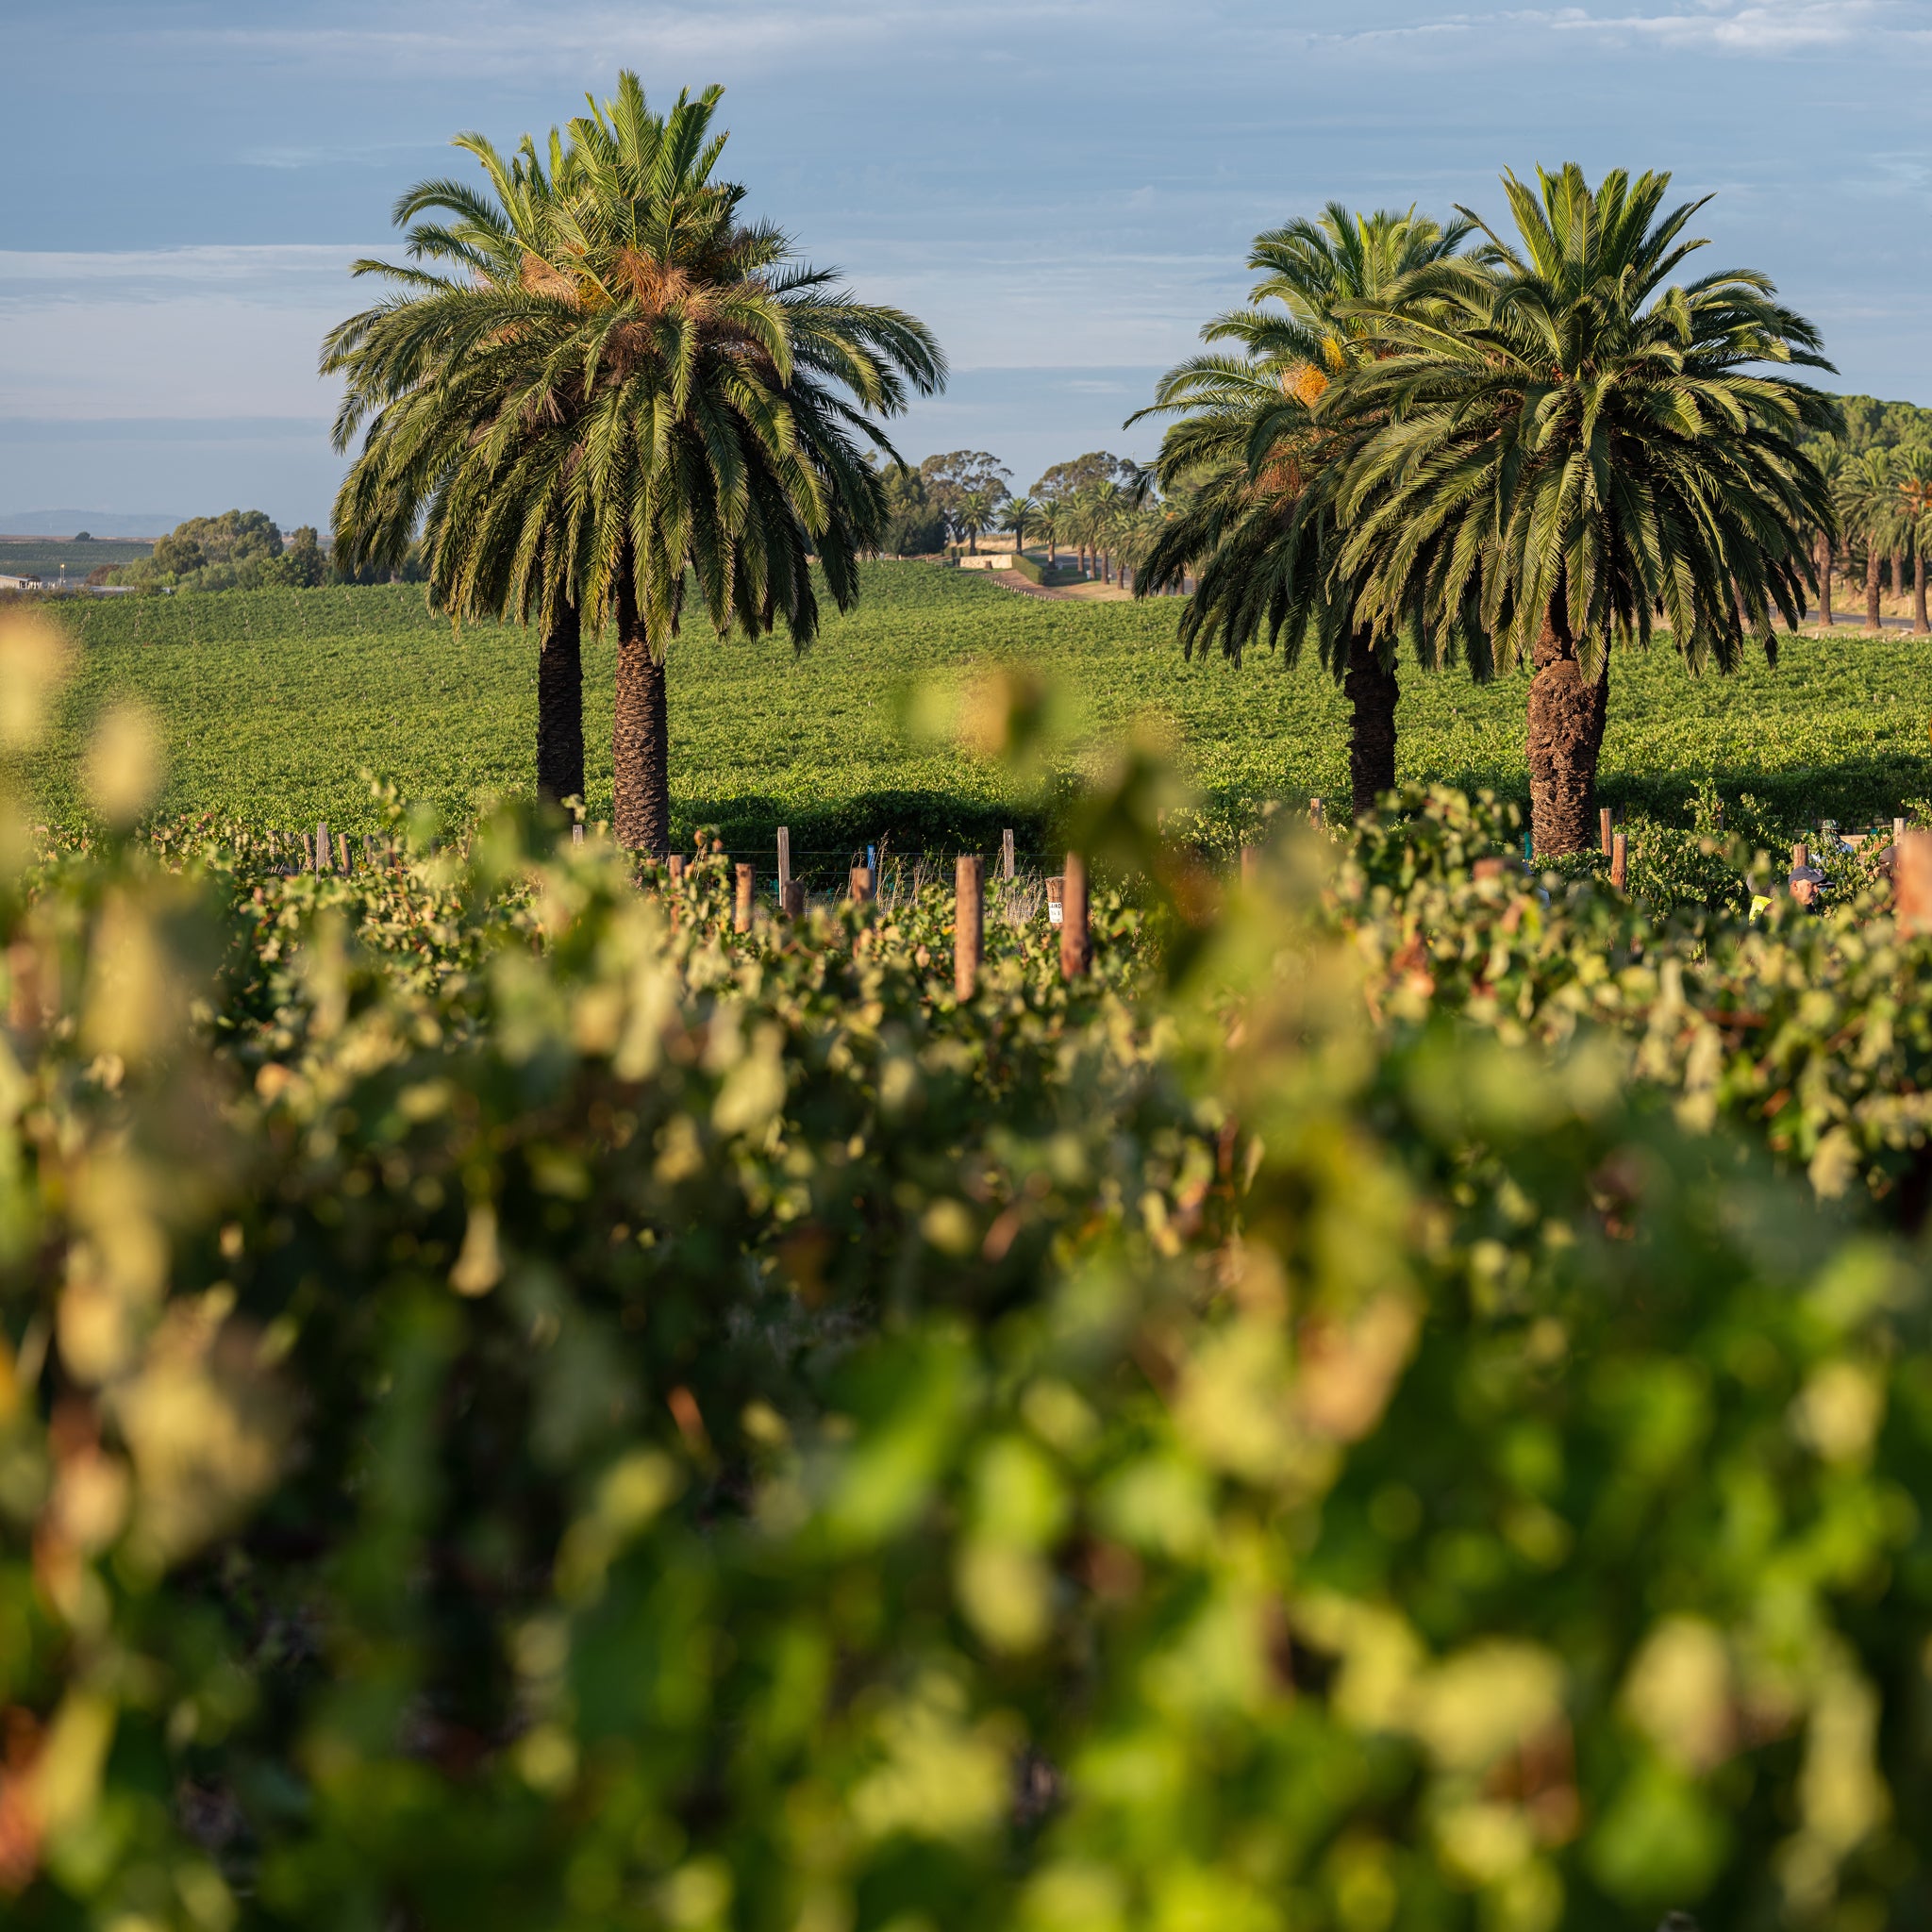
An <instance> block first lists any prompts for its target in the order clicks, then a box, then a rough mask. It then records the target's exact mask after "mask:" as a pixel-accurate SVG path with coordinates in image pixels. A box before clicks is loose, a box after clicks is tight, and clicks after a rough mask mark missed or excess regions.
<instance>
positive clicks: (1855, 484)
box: [1833, 443, 1905, 631]
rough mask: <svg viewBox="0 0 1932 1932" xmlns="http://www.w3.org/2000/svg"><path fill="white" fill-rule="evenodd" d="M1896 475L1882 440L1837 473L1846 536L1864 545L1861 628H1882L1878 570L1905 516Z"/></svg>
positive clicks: (1838, 502)
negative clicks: (1862, 625) (1862, 619)
mask: <svg viewBox="0 0 1932 1932" xmlns="http://www.w3.org/2000/svg"><path fill="white" fill-rule="evenodd" d="M1899 482H1900V478H1899V475H1898V474H1897V472H1896V471H1895V470H1894V468H1893V466H1892V459H1891V451H1890V450H1889V449H1888V448H1886V446H1885V445H1884V444H1883V443H1877V444H1874V446H1873V447H1872V448H1871V449H1867V450H1861V451H1860V452H1859V453H1858V454H1857V456H1855V457H1853V458H1851V459H1850V460H1849V461H1848V462H1847V463H1846V464H1845V466H1844V467H1843V469H1841V470H1840V472H1839V474H1838V478H1837V482H1836V485H1835V487H1834V490H1833V496H1834V499H1835V502H1836V506H1837V509H1838V515H1839V521H1840V524H1841V525H1843V528H1844V532H1845V535H1846V537H1847V538H1849V539H1851V540H1852V541H1856V542H1858V543H1862V544H1863V545H1864V549H1865V628H1866V629H1867V630H1870V631H1883V630H1884V628H1885V615H1884V610H1883V607H1882V606H1881V604H1880V601H1879V597H1880V589H1881V587H1880V583H1879V575H1878V574H1879V570H1880V567H1881V563H1882V559H1883V558H1884V556H1885V552H1886V549H1887V547H1888V546H1889V545H1890V543H1891V542H1892V541H1894V540H1895V538H1896V536H1897V532H1898V528H1899V525H1900V523H1901V521H1902V520H1903V518H1904V516H1905V503H1904V499H1903V498H1902V497H1901V495H1900V493H1899Z"/></svg>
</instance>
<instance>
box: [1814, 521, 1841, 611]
mask: <svg viewBox="0 0 1932 1932" xmlns="http://www.w3.org/2000/svg"><path fill="white" fill-rule="evenodd" d="M1818 547H1819V550H1820V552H1821V553H1822V556H1821V558H1820V560H1819V565H1818V621H1819V622H1820V623H1821V624H1822V625H1824V628H1825V629H1826V630H1829V629H1830V628H1831V572H1832V566H1833V565H1834V564H1835V563H1836V562H1837V561H1838V559H1837V558H1836V557H1835V556H1834V555H1833V554H1832V547H1831V539H1830V538H1829V537H1821V538H1820V539H1819V540H1818Z"/></svg>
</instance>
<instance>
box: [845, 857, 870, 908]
mask: <svg viewBox="0 0 1932 1932" xmlns="http://www.w3.org/2000/svg"><path fill="white" fill-rule="evenodd" d="M848 884H849V889H850V896H851V899H852V903H853V904H854V905H855V906H863V905H865V904H867V903H868V902H869V901H870V900H871V898H872V896H873V880H872V867H871V866H869V865H855V866H854V867H853V868H852V874H851V877H850V880H849V881H848Z"/></svg>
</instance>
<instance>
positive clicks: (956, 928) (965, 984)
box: [953, 853, 986, 1005]
mask: <svg viewBox="0 0 1932 1932" xmlns="http://www.w3.org/2000/svg"><path fill="white" fill-rule="evenodd" d="M985 946H986V861H985V860H984V859H983V858H979V857H978V856H977V855H974V856H973V857H970V858H969V857H968V856H967V855H966V854H964V853H961V854H960V855H959V861H958V865H956V866H955V867H954V870H953V991H954V994H955V995H956V996H957V997H958V1000H959V1001H960V1003H961V1004H962V1005H963V1004H964V1003H965V1002H966V1001H967V1000H970V999H971V998H972V997H973V995H974V993H975V992H976V991H978V990H979V963H980V960H981V959H982V958H984V957H985Z"/></svg>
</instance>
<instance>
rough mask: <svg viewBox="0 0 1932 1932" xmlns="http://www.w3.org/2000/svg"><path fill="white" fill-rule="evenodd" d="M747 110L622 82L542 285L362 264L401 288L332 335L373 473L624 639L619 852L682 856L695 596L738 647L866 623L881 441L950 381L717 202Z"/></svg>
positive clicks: (529, 262) (487, 571)
mask: <svg viewBox="0 0 1932 1932" xmlns="http://www.w3.org/2000/svg"><path fill="white" fill-rule="evenodd" d="M722 92H723V91H722V90H721V89H718V88H715V87H714V88H709V89H708V90H706V92H704V93H703V94H702V95H700V96H698V97H697V98H696V99H692V98H691V96H690V94H689V93H681V94H680V95H679V96H678V98H677V101H676V103H675V106H674V107H673V108H672V109H671V110H670V112H669V113H668V114H663V115H659V114H655V113H653V112H652V111H651V110H650V108H649V107H648V105H647V103H646V101H645V97H644V92H643V88H642V86H641V83H640V82H639V80H638V78H637V76H636V75H634V74H630V73H625V74H624V75H621V76H620V78H619V83H618V92H617V94H616V96H615V98H613V99H612V100H610V101H608V102H607V103H606V104H605V105H604V106H603V107H601V108H598V107H596V106H594V105H593V107H592V108H591V113H590V114H588V115H584V116H579V117H578V118H577V119H576V120H575V121H573V122H572V123H571V124H570V128H569V142H568V146H567V147H565V146H564V145H563V144H562V143H561V142H559V141H558V139H557V138H556V137H553V140H552V144H551V146H552V160H551V166H550V169H549V182H550V187H551V190H552V191H553V192H552V193H551V196H550V200H549V203H548V207H547V208H546V212H545V223H546V225H545V226H544V227H543V229H542V233H541V239H542V240H543V241H545V242H547V243H548V246H546V247H544V248H541V249H532V250H528V251H526V252H525V256H524V258H523V260H522V262H521V266H520V270H519V273H518V276H517V279H516V282H515V284H514V286H512V287H502V286H499V285H497V284H495V283H492V282H491V281H489V280H488V279H487V278H476V277H473V276H465V277H461V278H458V277H455V276H450V277H442V276H430V275H425V274H423V273H422V272H421V271H417V270H412V269H396V268H392V267H390V266H388V265H386V264H381V263H370V264H362V265H360V266H361V267H363V268H364V269H365V271H372V272H375V273H379V274H385V275H390V276H391V277H392V278H393V279H394V280H395V281H396V282H397V283H398V284H399V286H400V292H399V293H398V294H397V295H396V296H395V297H393V298H392V299H391V301H390V302H389V303H387V304H384V305H382V306H381V307H379V308H375V309H372V310H369V311H367V312H366V313H365V314H364V315H361V316H358V317H356V318H353V319H352V320H351V321H350V322H349V323H346V324H344V325H343V326H342V328H341V329H339V330H338V331H337V332H336V334H335V336H334V337H333V338H332V339H331V345H332V350H333V352H334V353H336V354H337V355H339V356H340V357H341V358H342V366H343V367H345V368H346V369H348V370H349V372H350V374H351V391H350V397H349V400H348V401H347V402H345V404H344V410H343V417H342V419H341V421H340V422H339V424H338V433H339V436H340V437H341V438H342V440H343V441H347V439H348V437H349V436H351V435H352V434H353V432H354V429H355V427H356V426H357V425H358V423H360V422H361V421H362V420H363V419H364V418H365V417H367V418H368V420H369V436H368V439H367V440H366V441H365V448H364V456H365V458H371V470H372V475H375V473H377V472H379V471H380V472H381V473H382V474H383V475H388V476H389V477H390V478H391V479H395V478H401V477H404V476H407V477H408V478H410V479H411V481H412V483H413V484H414V485H416V486H418V487H420V486H421V485H422V484H424V483H425V481H426V482H427V483H428V484H429V486H430V488H429V491H427V492H425V494H426V497H427V501H428V504H429V509H428V534H429V536H430V539H431V541H432V546H433V547H434V548H436V549H437V550H438V551H439V553H440V554H441V555H443V556H445V557H446V558H447V559H448V560H449V565H448V567H449V569H450V571H451V573H452V575H458V574H459V572H461V571H468V572H469V573H470V575H471V577H473V578H474V581H475V583H476V584H477V585H478V586H479V587H485V586H488V585H489V584H491V583H492V582H497V581H500V582H502V583H503V584H504V585H505V586H506V587H507V590H508V592H509V593H510V594H512V595H514V596H519V597H533V596H534V597H537V598H539V600H540V601H541V603H542V604H543V607H544V608H545V609H546V610H548V609H552V608H556V607H557V606H558V604H560V603H561V602H564V601H568V602H569V603H570V604H572V605H574V606H575V608H577V609H579V610H581V611H583V612H584V614H585V616H586V617H587V618H589V619H590V620H591V621H592V622H593V623H596V624H599V625H601V624H603V623H604V622H606V621H608V620H614V621H615V625H616V630H617V696H616V706H615V714H614V718H613V725H612V777H613V783H614V788H615V791H616V826H615V829H616V833H617V837H618V839H619V841H621V842H622V843H623V844H624V845H625V847H626V848H627V849H630V850H632V851H641V852H647V853H652V854H662V853H664V852H667V851H668V850H669V847H670V831H671V816H670V785H669V742H668V731H667V719H666V691H665V658H666V654H667V651H668V649H669V646H670V643H671V641H672V639H673V638H674V637H675V635H676V633H677V629H678V626H679V624H680V622H681V620H682V616H683V611H684V605H685V600H686V597H687V595H689V594H691V593H692V592H694V593H695V595H696V597H697V598H698V599H699V600H700V601H701V602H702V604H703V606H704V608H705V612H706V615H707V616H708V619H709V620H710V622H711V623H712V624H713V625H715V626H716V627H717V628H718V630H720V631H721V632H723V631H725V630H728V629H730V628H732V627H733V626H734V625H735V626H739V627H741V628H742V629H743V630H745V631H746V632H747V633H749V634H751V635H753V636H761V635H765V634H767V633H769V632H770V631H771V630H773V629H774V627H775V626H776V625H780V624H782V625H784V626H785V629H786V630H787V632H788V633H789V635H790V636H791V641H792V643H793V645H794V647H795V648H799V649H802V648H804V647H805V646H806V645H807V644H808V643H809V642H810V641H811V639H812V637H813V636H814V634H815V633H816V630H817V628H818V623H819V601H818V588H817V579H818V578H822V579H823V581H824V587H825V589H826V590H828V591H830V593H831V595H832V598H833V600H834V602H835V603H836V604H837V605H838V606H839V608H841V609H845V608H850V606H851V605H852V603H853V602H854V601H855V600H856V598H857V596H858V557H859V555H860V554H861V553H862V552H863V551H865V550H867V549H870V548H872V547H874V545H875V544H876V542H877V540H878V537H879V535H880V532H881V530H882V528H883V525H884V520H885V502H884V495H883V491H882V488H881V485H880V483H879V480H878V476H877V474H876V472H875V471H874V468H873V466H872V464H871V463H870V462H868V461H867V460H866V455H865V452H864V450H863V448H862V447H861V443H862V442H869V443H871V444H872V445H873V446H874V447H876V448H879V449H883V450H885V451H886V452H887V453H888V454H890V455H894V456H896V453H895V452H893V451H892V450H891V444H890V443H889V442H888V441H887V440H886V438H885V435H884V432H883V430H882V429H881V428H880V427H879V425H878V423H877V421H876V420H875V419H877V418H880V417H887V416H891V415H893V414H896V413H897V412H898V411H899V410H900V409H902V408H904V407H905V405H906V402H907V400H908V390H910V391H917V392H919V393H921V394H929V393H932V392H933V391H936V390H937V389H939V388H940V387H941V384H942V383H943V381H944V377H945V362H944V358H943V357H942V356H941V353H940V350H939V347H938V345H937V344H936V343H935V342H934V341H933V339H932V337H931V335H930V333H929V332H928V331H927V330H926V329H925V328H924V325H922V324H920V323H919V322H918V321H916V320H915V319H914V318H913V317H911V316H909V315H907V314H905V313H904V312H903V311H901V310H898V309H893V308H878V307H873V306H869V305H864V304H860V303H858V302H856V301H854V300H853V299H852V297H851V296H850V295H849V294H848V293H847V291H845V290H844V289H843V288H842V287H841V284H840V282H839V278H838V276H837V275H836V273H834V272H832V271H826V270H818V269H813V268H810V267H808V266H806V265H804V264H802V263H800V262H799V261H798V260H797V259H796V258H795V257H794V256H793V254H792V250H791V243H790V242H789V241H788V239H787V238H786V236H785V235H784V234H783V233H782V232H781V231H780V230H778V229H776V228H774V227H772V226H770V225H762V224H760V225H744V224H742V223H741V220H740V216H739V210H740V207H741V203H742V201H743V198H744V192H745V191H744V190H743V189H742V188H741V187H738V186H736V185H735V184H730V183H725V182H721V181H717V180H714V179H713V173H714V170H715V169H716V166H717V163H718V160H719V158H720V155H721V154H722V152H723V149H724V142H725V137H724V135H723V134H715V135H714V134H713V133H712V132H711V131H710V124H711V121H712V117H713V115H714V113H715V111H716V107H717V103H718V100H719V98H720V95H721V93H722ZM525 152H526V154H527V153H528V152H529V151H528V144H527V143H526V144H525ZM424 344H426V346H423V345H424ZM411 345H416V346H413V347H412V346H411ZM391 367H392V370H393V373H392V374H391V375H387V376H385V375H384V374H383V373H382V372H383V371H384V370H385V369H386V368H391ZM397 403H401V404H405V405H407V407H405V408H396V407H394V405H395V404H397ZM385 405H389V407H384V406H385ZM444 418H448V419H450V420H451V421H452V422H460V423H461V424H462V425H464V426H465V429H466V432H467V434H468V435H469V436H470V438H471V440H472V442H473V444H474V454H473V455H472V456H470V457H469V458H465V459H463V460H461V461H460V462H454V458H453V457H452V456H450V455H449V454H447V453H449V452H453V451H454V449H455V446H456V445H455V438H454V437H453V436H450V435H445V436H443V438H442V440H441V441H440V442H439V441H437V439H436V437H435V436H433V435H430V434H429V433H428V431H427V429H426V428H425V426H424V425H427V424H430V423H435V422H438V421H441V420H443V419H444ZM392 422H393V423H394V425H396V433H397V434H399V435H400V434H401V433H402V430H403V428H404V427H405V426H413V427H416V428H418V429H422V430H423V434H422V437H421V439H420V440H421V441H423V442H424V443H425V445H426V446H428V447H430V448H432V449H441V450H442V451H443V452H445V453H446V454H445V457H444V459H443V462H442V465H441V467H440V468H439V467H436V466H435V465H434V464H433V463H432V464H430V465H429V466H428V468H427V470H426V471H425V468H424V467H423V466H417V467H415V468H412V467H411V466H410V462H409V459H408V451H407V449H405V450H402V451H399V452H397V453H396V455H395V456H394V458H393V460H392V461H391V462H390V463H389V466H388V468H387V470H386V471H383V470H382V462H381V458H380V457H379V456H376V455H375V454H373V452H374V451H376V450H379V448H380V445H382V444H383V442H384V441H386V439H387V438H388V436H389V435H390V434H391V424H392ZM453 462H454V466H453V467H452V463H453ZM372 487H373V488H375V485H372ZM384 487H387V488H388V489H389V491H390V495H391V498H392V499H393V498H399V497H400V496H401V495H402V494H403V493H405V492H404V491H403V488H402V485H401V484H400V483H398V482H395V481H394V480H391V483H390V484H389V485H387V486H384ZM533 506H535V507H540V508H541V513H540V514H535V515H533V514H532V513H531V507H533ZM387 514H388V516H389V518H390V520H391V525H392V524H393V521H394V519H395V517H396V516H397V514H399V512H398V510H397V509H396V508H395V506H394V503H393V502H391V503H390V505H389V508H388V509H387ZM815 567H816V577H815V575H814V571H815ZM475 594H476V595H478V596H481V595H483V594H485V592H484V590H483V589H482V588H479V589H478V591H476V592H475Z"/></svg>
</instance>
